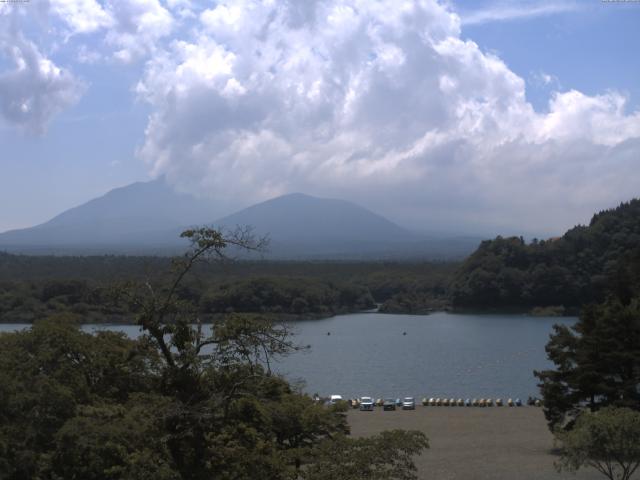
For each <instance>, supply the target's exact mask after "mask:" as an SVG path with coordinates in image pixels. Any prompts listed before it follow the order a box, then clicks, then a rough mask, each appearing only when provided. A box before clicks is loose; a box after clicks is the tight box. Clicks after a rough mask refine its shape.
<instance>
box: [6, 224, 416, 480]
mask: <svg viewBox="0 0 640 480" xmlns="http://www.w3.org/2000/svg"><path fill="white" fill-rule="evenodd" d="M183 236H184V237H186V238H189V239H190V240H191V241H192V248H191V250H189V252H188V253H187V254H186V255H185V256H184V257H182V258H180V259H177V260H176V261H175V262H174V265H173V280H172V281H171V282H169V284H164V283H163V282H161V281H160V282H157V281H156V282H153V281H151V280H148V281H143V282H128V283H127V284H124V285H120V286H119V287H118V288H116V289H115V290H114V299H115V300H118V301H120V302H126V303H127V304H128V305H129V308H130V309H131V311H135V312H136V315H137V317H136V319H137V322H138V324H139V325H140V327H141V329H142V332H143V334H142V336H141V337H140V338H138V339H136V340H131V339H128V338H126V337H125V336H124V335H122V334H117V333H113V332H102V333H98V334H95V335H92V334H89V333H85V332H82V331H81V330H80V329H79V328H78V327H79V320H80V319H79V318H78V317H60V316H58V317H54V318H51V319H48V320H45V321H42V322H36V323H35V324H34V326H33V328H32V329H30V330H25V331H22V332H18V333H11V334H2V335H0V405H2V408H1V409H0V478H2V479H3V480H4V479H7V480H30V479H50V480H59V479H62V478H83V479H90V480H111V479H127V480H128V479H131V480H133V479H138V478H142V479H145V478H149V479H150V478H154V479H160V480H174V479H175V480H178V479H194V480H205V479H206V480H209V479H211V478H216V479H223V480H225V479H229V480H231V479H234V480H244V479H247V480H248V479H254V478H261V479H265V480H294V479H298V478H300V477H301V476H302V475H304V474H306V472H316V474H315V475H316V476H314V477H310V478H313V479H319V478H323V477H322V476H319V475H322V472H321V471H320V470H318V469H315V470H314V468H313V465H314V463H322V464H324V463H327V462H328V461H329V460H328V457H326V456H325V455H324V452H327V451H330V450H331V449H334V450H335V449H336V448H338V447H340V446H345V448H346V451H347V452H352V454H353V456H352V457H349V458H351V459H349V458H348V457H344V454H343V456H342V457H341V461H342V462H343V464H344V465H346V466H348V465H352V464H353V465H364V462H365V460H364V459H366V461H367V462H371V466H370V467H368V468H369V469H368V470H367V472H368V473H367V475H368V476H366V477H363V478H371V479H380V480H384V479H395V478H398V479H409V478H412V477H410V476H397V475H404V473H403V472H406V473H407V475H410V472H412V471H414V470H415V467H414V466H413V462H412V456H413V455H414V454H417V453H419V452H420V451H422V449H423V448H425V447H426V440H425V441H424V442H423V441H421V440H420V439H421V438H422V437H420V435H421V434H418V433H417V432H414V433H407V434H406V435H407V436H412V435H413V436H414V437H415V439H416V440H417V441H416V442H413V443H408V442H404V441H401V440H403V438H404V437H401V436H400V434H394V435H391V436H381V437H379V438H377V439H373V440H371V442H369V441H364V440H354V441H353V442H355V443H353V442H352V441H350V440H348V439H345V435H346V434H348V431H349V430H348V426H347V423H346V418H345V415H344V409H342V408H341V407H331V408H327V407H324V406H322V405H318V404H316V403H314V402H313V401H312V400H311V399H310V398H309V397H308V396H306V395H303V394H301V393H299V392H296V391H294V390H293V389H292V387H291V386H290V385H289V383H288V382H287V381H286V380H285V379H283V378H281V377H279V376H278V375H275V374H274V373H273V372H272V371H271V361H272V359H273V357H274V356H278V355H286V354H289V353H292V352H295V351H296V350H297V349H298V348H297V347H296V345H295V344H294V343H293V341H292V340H291V338H290V335H289V332H288V330H287V329H286V328H285V327H284V326H282V325H276V324H273V323H271V322H269V321H268V320H266V319H265V318H262V317H260V316H257V315H239V314H230V315H226V316H225V317H224V318H222V319H220V320H217V321H216V322H214V324H213V325H211V326H206V327H205V326H204V325H202V323H201V322H200V320H199V317H198V308H197V302H198V299H197V298H196V297H194V296H192V295H186V296H181V295H180V294H179V292H180V289H181V286H182V281H183V279H184V278H185V277H186V276H187V274H188V273H189V272H190V271H191V270H192V269H193V268H194V266H195V265H196V264H197V263H199V262H200V261H202V260H204V259H206V258H207V257H211V256H213V257H214V258H218V259H223V260H224V259H225V258H226V255H225V253H224V250H225V249H226V248H227V247H229V246H235V247H238V248H249V249H252V248H260V246H261V242H260V241H255V240H254V239H253V238H252V237H251V235H250V234H249V233H248V232H247V231H246V230H240V231H237V232H235V233H232V234H230V235H228V236H225V235H223V234H222V233H221V232H218V231H215V230H211V229H197V230H188V231H186V232H184V234H183ZM407 438H408V437H407ZM334 443H335V445H337V447H336V446H333V445H334ZM338 449H341V448H338ZM376 452H377V453H376ZM374 453H375V455H374ZM365 454H366V455H365ZM363 455H365V456H363ZM391 471H394V472H399V473H394V475H396V476H389V475H390V472H391ZM327 478H332V477H327Z"/></svg>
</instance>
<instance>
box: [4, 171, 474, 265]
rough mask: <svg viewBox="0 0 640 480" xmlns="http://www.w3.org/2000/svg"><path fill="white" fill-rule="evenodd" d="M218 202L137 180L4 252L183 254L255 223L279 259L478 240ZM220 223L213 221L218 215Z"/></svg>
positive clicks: (319, 212)
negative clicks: (201, 239)
mask: <svg viewBox="0 0 640 480" xmlns="http://www.w3.org/2000/svg"><path fill="white" fill-rule="evenodd" d="M216 213H217V212H216V209H215V206H214V203H213V202H211V201H207V200H201V199H197V198H195V197H192V196H190V195H184V194H178V193H175V192H174V191H173V190H172V189H171V187H169V186H168V185H167V184H166V183H165V182H164V181H162V180H156V181H151V182H146V183H134V184H132V185H128V186H126V187H122V188H116V189H114V190H111V191H110V192H108V193H107V194H105V195H103V196H102V197H99V198H96V199H94V200H91V201H89V202H87V203H85V204H83V205H80V206H78V207H76V208H72V209H70V210H67V211H65V212H63V213H61V214H60V215H58V216H56V217H54V218H52V219H51V220H49V221H48V222H46V223H43V224H41V225H37V226H35V227H32V228H25V229H21V230H13V231H9V232H5V233H2V234H0V250H5V251H8V252H19V253H27V254H51V253H53V254H104V253H125V254H146V255H150V254H154V255H158V254H159V255H163V254H175V253H178V252H180V251H182V250H184V248H185V247H186V242H185V241H184V240H182V239H180V238H179V235H180V233H181V232H182V231H183V230H184V229H185V228H187V227H189V226H192V225H203V224H207V225H214V226H216V227H225V228H234V227H235V226H251V227H253V228H254V231H255V233H256V235H259V236H264V235H268V236H269V238H270V245H269V250H268V251H267V252H265V253H263V254H262V256H264V257H267V258H272V259H283V258H287V259H310V258H315V259H329V258H330V259H372V258H381V259H385V258H388V259H406V258H416V257H420V258H429V259H433V258H439V259H443V258H454V257H457V258H459V257H463V256H465V255H467V254H469V253H470V252H471V251H472V250H473V249H474V248H475V247H476V246H477V245H478V243H479V239H477V238H473V237H471V238H465V237H458V238H441V237H429V236H427V235H422V234H418V233H414V232H411V231H409V230H407V229H405V228H402V227H400V226H398V225H396V224H395V223H393V222H391V221H389V220H388V219H386V218H384V217H382V216H380V215H377V214H375V213H373V212H371V211H369V210H367V209H366V208H363V207H361V206H359V205H356V204H354V203H351V202H348V201H345V200H336V199H327V198H317V197H312V196H309V195H304V194H300V193H294V194H289V195H283V196H281V197H277V198H274V199H271V200H267V201H265V202H262V203H258V204H256V205H253V206H250V207H248V208H245V209H243V210H241V211H239V212H236V213H234V214H232V215H228V216H226V217H223V218H219V217H218V215H216ZM217 217H218V218H219V220H217V221H215V222H212V221H213V220H214V219H215V218H217Z"/></svg>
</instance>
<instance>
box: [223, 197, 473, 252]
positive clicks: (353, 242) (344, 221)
mask: <svg viewBox="0 0 640 480" xmlns="http://www.w3.org/2000/svg"><path fill="white" fill-rule="evenodd" d="M215 225H216V226H219V227H225V228H233V227H235V226H242V225H251V226H252V227H253V228H254V232H255V233H256V235H258V236H262V235H268V237H269V240H270V242H269V249H268V252H267V254H266V256H268V257H270V258H289V259H291V258H316V259H328V258H331V259H371V258H381V259H384V258H388V259H407V258H415V257H423V258H454V257H462V256H464V255H466V254H468V253H470V252H471V251H472V250H473V249H474V248H475V247H476V246H477V245H478V243H479V239H475V238H466V237H458V238H455V239H452V238H446V239H444V238H443V239H440V238H436V237H429V236H426V235H421V234H418V233H415V232H412V231H409V230H407V229H405V228H402V227H400V226H398V225H397V224H395V223H393V222H391V221H390V220H388V219H386V218H384V217H382V216H380V215H378V214H375V213H373V212H371V211H370V210H367V209H366V208H363V207H361V206H359V205H356V204H355V203H352V202H348V201H345V200H338V199H329V198H317V197H312V196H310V195H304V194H301V193H293V194H289V195H283V196H281V197H277V198H274V199H271V200H267V201H265V202H262V203H259V204H256V205H253V206H251V207H248V208H245V209H244V210H241V211H239V212H237V213H234V214H232V215H229V216H227V217H224V218H222V219H220V220H218V221H217V222H216V223H215Z"/></svg>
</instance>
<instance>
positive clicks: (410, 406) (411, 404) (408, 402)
mask: <svg viewBox="0 0 640 480" xmlns="http://www.w3.org/2000/svg"><path fill="white" fill-rule="evenodd" d="M402 409H403V410H415V409H416V399H415V398H413V397H404V398H403V399H402Z"/></svg>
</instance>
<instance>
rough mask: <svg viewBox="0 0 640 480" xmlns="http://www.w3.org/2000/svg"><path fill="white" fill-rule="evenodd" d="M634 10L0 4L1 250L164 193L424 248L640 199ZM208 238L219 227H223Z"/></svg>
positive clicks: (328, 0) (432, 1)
mask: <svg viewBox="0 0 640 480" xmlns="http://www.w3.org/2000/svg"><path fill="white" fill-rule="evenodd" d="M639 26H640V2H615V1H601V0H580V1H571V0H564V1H556V0H524V1H515V0H513V1H508V0H503V1H498V0H448V1H447V0H442V1H436V0H415V1H405V0H379V1H375V0H324V1H320V0H304V1H301V0H299V1H294V0H288V1H284V0H281V1H276V0H238V1H218V2H215V1H211V2H196V1H190V0H105V1H98V0H75V1H73V0H25V1H22V2H9V3H7V2H0V205H1V207H0V231H4V230H8V229H12V228H21V227H26V226H31V225H34V224H37V223H41V222H43V221H46V220H48V219H49V218H51V217H53V216H54V215H56V214H57V213H60V212H61V211H63V210H65V209H68V208H70V207H73V206H76V205H78V204H81V203H83V202H85V201H87V200H90V199H91V198H94V197H96V196H99V195H102V194H104V193H105V192H107V191H108V190H110V189H112V188H115V187H119V186H123V185H126V184H129V183H132V182H135V181H146V180H150V179H153V178H159V177H163V178H165V179H166V181H168V182H169V183H170V184H171V185H172V186H174V187H175V188H176V190H179V191H188V192H192V193H194V194H196V195H201V196H208V197H211V198H214V199H215V200H216V201H217V202H218V204H219V205H220V211H221V212H224V213H231V212H232V211H233V210H235V209H238V208H242V207H245V206H248V205H250V204H252V203H255V202H258V201H261V200H266V199H268V198H272V197H274V196H277V195H281V194H285V193H292V192H303V193H308V194H312V195H317V196H326V197H334V198H343V199H348V200H352V201H355V202H357V203H359V204H361V205H363V206H365V207H367V208H370V209H371V210H373V211H376V212H378V213H380V214H383V215H385V216H387V217H388V218H390V219H392V220H394V221H396V222H397V223H399V224H401V225H404V226H407V227H410V228H413V229H416V230H422V231H449V232H457V233H482V234H485V235H496V234H499V233H501V234H514V233H523V234H534V235H540V236H544V235H557V234H560V233H562V232H563V231H565V230H566V229H567V228H570V227H571V226H573V225H575V224H577V223H585V222H588V221H589V219H590V217H591V215H592V214H593V213H594V212H596V211H599V210H602V209H604V208H610V207H613V206H615V205H617V204H618V203H619V202H621V201H625V200H629V199H631V198H633V197H637V196H640V60H639V57H638V50H637V46H638V45H640V28H638V27H639ZM212 220H213V219H212Z"/></svg>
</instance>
